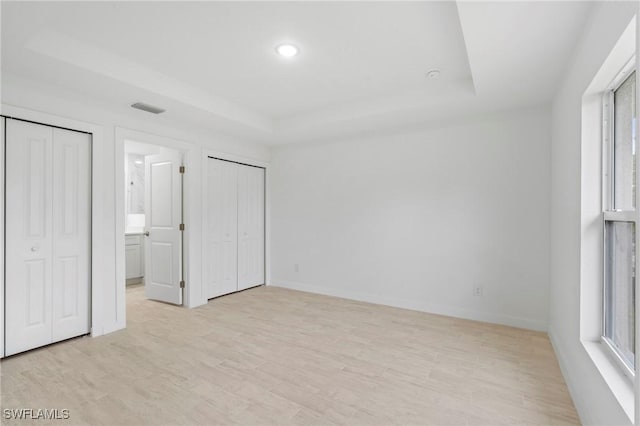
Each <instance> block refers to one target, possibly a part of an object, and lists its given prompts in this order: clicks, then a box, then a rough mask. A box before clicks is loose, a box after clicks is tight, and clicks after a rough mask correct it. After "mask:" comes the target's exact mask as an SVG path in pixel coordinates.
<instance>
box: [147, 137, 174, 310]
mask: <svg viewBox="0 0 640 426" xmlns="http://www.w3.org/2000/svg"><path fill="white" fill-rule="evenodd" d="M181 165H182V155H181V154H180V153H179V152H178V151H173V150H168V149H167V150H163V152H162V153H161V154H156V155H149V156H147V157H146V158H145V217H146V219H145V223H146V230H147V232H148V233H149V234H148V236H147V237H148V238H147V242H146V243H145V250H144V256H145V261H144V266H145V274H144V277H145V281H144V282H145V283H144V290H145V295H146V297H147V298H149V299H154V300H160V301H162V302H168V303H174V304H176V305H180V304H181V303H182V289H181V288H180V279H181V268H182V238H181V231H180V224H181V223H182V175H181V174H180V166H181Z"/></svg>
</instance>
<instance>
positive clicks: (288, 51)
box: [276, 44, 300, 58]
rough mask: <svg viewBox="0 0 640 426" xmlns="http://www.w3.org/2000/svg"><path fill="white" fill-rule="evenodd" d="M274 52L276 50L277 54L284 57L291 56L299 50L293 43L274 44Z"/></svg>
mask: <svg viewBox="0 0 640 426" xmlns="http://www.w3.org/2000/svg"><path fill="white" fill-rule="evenodd" d="M276 52H278V55H280V56H284V57H285V58H293V57H294V56H296V55H297V54H298V53H299V52H300V50H299V49H298V48H297V47H296V46H294V45H293V44H279V45H278V46H276Z"/></svg>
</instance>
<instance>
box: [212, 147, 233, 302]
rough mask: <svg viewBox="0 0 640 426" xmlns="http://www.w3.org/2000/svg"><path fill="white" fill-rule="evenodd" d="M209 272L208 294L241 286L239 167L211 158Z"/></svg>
mask: <svg viewBox="0 0 640 426" xmlns="http://www.w3.org/2000/svg"><path fill="white" fill-rule="evenodd" d="M206 225H207V231H206V244H207V259H206V266H205V267H206V271H205V273H206V276H207V282H208V295H207V297H208V298H212V297H217V296H221V295H223V294H228V293H231V292H234V291H236V290H237V289H238V274H237V268H238V239H237V227H238V168H237V165H236V164H234V163H230V162H227V161H221V160H215V159H209V160H208V167H207V218H206Z"/></svg>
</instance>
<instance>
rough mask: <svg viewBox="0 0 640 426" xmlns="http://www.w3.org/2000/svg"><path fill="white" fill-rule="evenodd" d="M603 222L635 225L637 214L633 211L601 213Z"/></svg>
mask: <svg viewBox="0 0 640 426" xmlns="http://www.w3.org/2000/svg"><path fill="white" fill-rule="evenodd" d="M603 218H604V221H605V222H631V223H636V218H637V214H636V212H635V211H629V210H624V211H606V212H603Z"/></svg>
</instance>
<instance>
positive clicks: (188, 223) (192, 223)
mask: <svg viewBox="0 0 640 426" xmlns="http://www.w3.org/2000/svg"><path fill="white" fill-rule="evenodd" d="M127 140H130V141H135V142H141V143H146V144H151V145H156V146H161V147H165V148H170V149H175V150H177V151H180V153H181V154H182V161H183V163H184V165H185V167H186V172H185V174H184V177H183V179H184V180H183V182H184V190H183V194H182V199H183V206H184V217H183V220H184V223H185V230H184V235H183V254H184V263H183V266H182V268H183V272H184V279H185V287H184V289H183V293H182V306H184V307H187V308H193V307H196V306H199V305H202V304H203V303H202V302H201V297H202V294H201V292H200V289H201V285H200V282H201V275H200V268H196V267H195V265H197V264H198V262H199V261H200V259H201V258H200V255H201V244H202V243H201V241H202V237H201V235H200V232H199V231H200V226H201V223H202V219H201V204H200V203H201V201H202V200H200V199H199V197H197V191H196V188H197V187H198V181H199V179H200V176H201V170H200V166H201V162H200V161H198V158H199V157H200V148H198V147H197V146H196V145H194V144H192V143H189V142H185V141H182V140H178V139H172V138H168V137H165V136H159V135H154V134H151V133H146V132H141V131H138V130H132V129H127V128H123V127H116V128H115V158H116V165H115V179H116V182H115V185H116V187H115V194H116V196H115V204H116V212H118V213H117V214H116V236H115V238H116V289H117V290H116V299H117V301H118V303H117V305H118V318H122V322H121V324H120V325H121V328H125V327H126V293H125V289H126V278H125V275H126V273H125V260H124V258H125V253H124V250H125V247H124V232H125V227H126V223H125V215H126V206H125V201H124V200H125V193H124V188H125V176H124V153H125V152H124V146H125V142H126V141H127Z"/></svg>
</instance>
